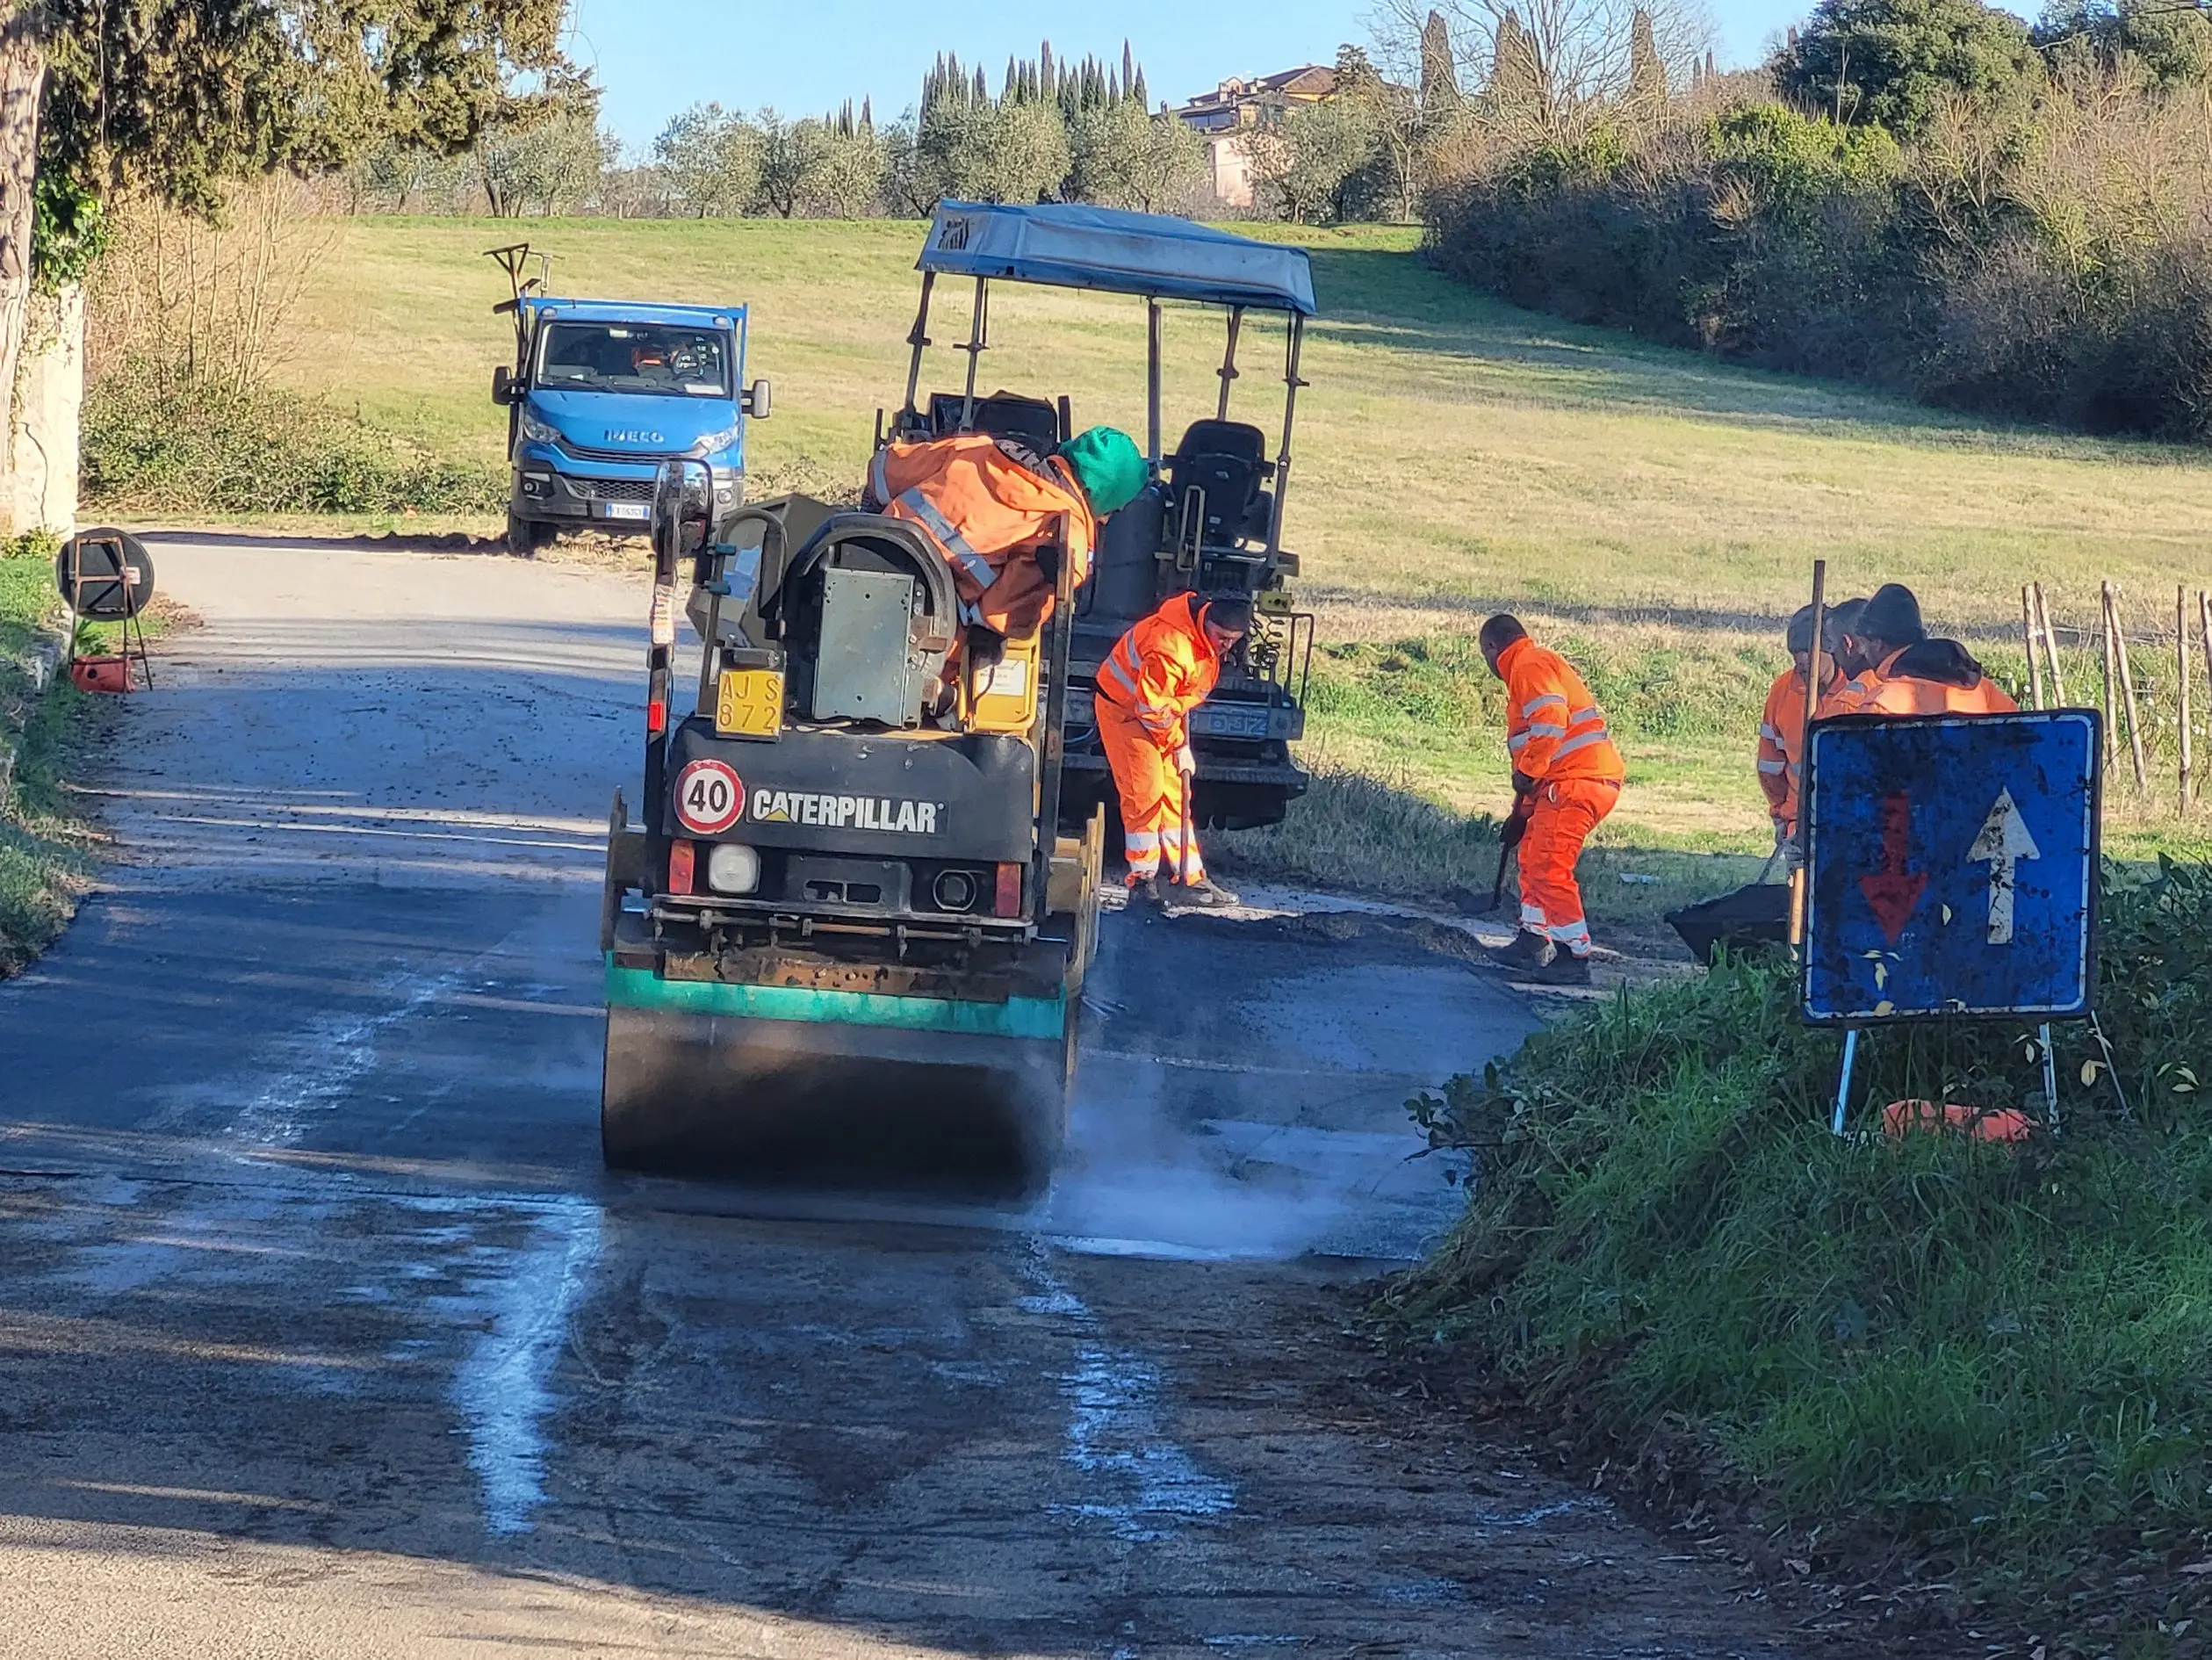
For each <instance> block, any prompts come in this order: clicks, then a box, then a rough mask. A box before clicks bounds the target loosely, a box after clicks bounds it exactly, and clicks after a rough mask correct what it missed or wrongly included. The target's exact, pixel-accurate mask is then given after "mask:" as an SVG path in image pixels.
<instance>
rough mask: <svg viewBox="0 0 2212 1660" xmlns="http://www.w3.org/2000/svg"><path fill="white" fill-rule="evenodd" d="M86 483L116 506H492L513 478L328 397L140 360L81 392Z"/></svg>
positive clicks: (464, 509)
mask: <svg viewBox="0 0 2212 1660" xmlns="http://www.w3.org/2000/svg"><path fill="white" fill-rule="evenodd" d="M83 433H84V439H83V443H84V458H83V469H84V490H85V496H86V500H87V502H88V504H89V505H92V506H96V507H98V508H101V509H106V510H109V511H117V510H121V511H139V512H148V511H158V512H162V513H194V512H208V513H252V512H267V513H378V512H400V511H408V512H423V513H487V514H488V513H496V512H499V511H501V509H503V508H504V507H505V505H506V502H507V485H506V480H504V479H503V478H502V477H501V476H500V475H499V474H498V473H496V472H494V470H493V469H491V468H488V467H486V466H480V465H477V464H473V463H470V462H465V461H455V460H450V459H441V458H437V457H435V456H432V455H429V454H428V453H427V452H424V451H418V450H417V449H415V448H414V446H413V445H411V444H407V442H406V441H404V440H403V439H401V438H400V437H398V436H397V435H395V434H393V433H390V432H385V431H383V430H381V429H378V428H375V427H372V426H371V425H369V424H368V423H367V422H364V421H362V420H359V419H357V418H356V417H352V416H349V415H344V414H342V413H341V412H340V411H338V410H336V409H335V408H331V407H330V406H329V405H328V404H326V403H321V402H319V401H315V400H313V399H310V398H306V397H302V396H300V395H299V394H297V393H288V392H280V391H275V390H270V389H257V388H236V389H225V388H219V387H215V386H195V385H191V384H190V383H184V382H178V381H173V380H170V379H165V378H164V377H162V376H161V375H159V374H156V373H155V372H152V371H151V370H149V369H147V368H144V367H143V366H134V367H133V368H130V369H126V370H119V371H117V372H113V373H111V374H109V375H107V376H104V378H102V379H100V380H98V381H97V382H95V383H94V384H93V385H92V386H91V387H90V389H89V391H88V392H87V394H86V397H85V404H84V426H83Z"/></svg>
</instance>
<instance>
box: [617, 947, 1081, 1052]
mask: <svg viewBox="0 0 2212 1660" xmlns="http://www.w3.org/2000/svg"><path fill="white" fill-rule="evenodd" d="M607 1004H608V1007H610V1008H634V1009H665V1010H667V1011H669V1012H671V1013H674V1014H703V1015H710V1016H717V1017H728V1018H738V1019H746V1020H767V1021H802V1022H806V1023H810V1024H814V1025H823V1026H879V1027H890V1028H894V1029H896V1030H899V1031H908V1032H954V1033H958V1034H960V1035H961V1036H968V1037H1012V1038H1042V1039H1049V1040H1050V1041H1051V1042H1053V1043H1058V1042H1060V1041H1061V1038H1062V1036H1063V1032H1064V1031H1065V1030H1066V1027H1067V1021H1068V999H1067V994H1066V993H1065V992H1062V993H1059V994H1057V995H1056V996H1052V997H1010V998H1008V999H1007V1000H1005V1002H1003V1003H979V1002H966V1001H962V1000H958V999H954V998H937V997H897V996H892V995H890V994H888V993H885V992H837V991H823V990H819V989H817V988H815V987H811V986H803V985H730V984H726V983H724V982H723V981H719V980H668V979H663V978H661V977H660V976H659V975H658V974H655V973H654V972H653V971H652V970H651V969H642V968H618V967H616V965H615V964H614V963H613V961H612V960H611V957H610V959H609V963H608V964H607Z"/></svg>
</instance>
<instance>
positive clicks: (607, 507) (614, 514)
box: [599, 502, 652, 519]
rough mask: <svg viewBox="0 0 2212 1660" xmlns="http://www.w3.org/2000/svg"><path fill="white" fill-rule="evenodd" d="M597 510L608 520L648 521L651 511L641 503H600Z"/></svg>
mask: <svg viewBox="0 0 2212 1660" xmlns="http://www.w3.org/2000/svg"><path fill="white" fill-rule="evenodd" d="M599 510H600V511H601V512H602V513H604V514H605V515H606V516H608V517H609V518H610V519H649V518H651V517H652V508H651V507H649V506H647V505H646V504H645V502H601V503H600V504H599Z"/></svg>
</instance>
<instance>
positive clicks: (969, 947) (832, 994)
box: [600, 460, 1105, 1196]
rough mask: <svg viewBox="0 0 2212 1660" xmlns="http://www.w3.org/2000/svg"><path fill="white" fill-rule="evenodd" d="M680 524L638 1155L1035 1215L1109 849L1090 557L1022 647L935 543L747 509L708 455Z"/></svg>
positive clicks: (645, 963)
mask: <svg viewBox="0 0 2212 1660" xmlns="http://www.w3.org/2000/svg"><path fill="white" fill-rule="evenodd" d="M651 534H652V554H653V583H652V601H651V609H650V617H651V628H650V644H649V646H648V653H647V662H646V677H645V721H644V725H645V750H644V756H643V768H642V776H641V777H640V778H639V780H638V810H637V813H636V815H635V819H633V818H632V815H631V813H630V808H629V806H628V804H627V800H626V798H625V795H624V793H623V791H622V790H617V791H616V795H615V800H614V806H613V811H612V813H611V816H610V819H609V835H608V845H607V869H606V881H605V888H604V892H603V897H602V910H601V923H600V945H601V949H602V953H603V955H604V957H605V962H606V1002H607V1045H606V1066H605V1073H604V1079H603V1086H602V1096H601V1109H600V1110H601V1131H602V1144H603V1147H604V1151H605V1154H606V1159H607V1163H608V1164H609V1166H612V1167H616V1168H618V1169H624V1170H641V1171H655V1172H660V1173H671V1174H677V1175H691V1176H703V1177H715V1178H723V1179H736V1180H742V1181H748V1182H763V1183H778V1184H781V1183H787V1182H793V1181H796V1182H802V1183H806V1184H809V1185H821V1184H827V1185H832V1186H835V1187H847V1188H852V1187H858V1188H865V1189H899V1190H906V1189H911V1188H914V1187H927V1188H929V1189H931V1190H933V1191H938V1192H942V1191H946V1190H958V1191H961V1192H962V1193H970V1194H977V1195H979V1196H981V1195H992V1196H997V1195H1007V1196H1014V1195H1026V1194H1035V1193H1036V1192H1038V1191H1039V1190H1041V1188H1042V1187H1044V1186H1045V1185H1046V1183H1047V1182H1048V1180H1049V1178H1050V1174H1051V1172H1052V1168H1053V1165H1054V1162H1055V1160H1056V1157H1057V1155H1058V1152H1059V1150H1060V1146H1061V1144H1062V1140H1063V1135H1064V1132H1065V1126H1066V1120H1067V1110H1068V1095H1069V1089H1070V1082H1071V1079H1072V1077H1073V1073H1074V1070H1075V1065H1076V1050H1077V1029H1078V1026H1079V1023H1080V1011H1081V1002H1082V988H1083V979H1084V972H1085V971H1086V970H1087V969H1088V967H1089V965H1090V963H1091V960H1092V956H1093V954H1094V952H1095V949H1096V941H1097V934H1098V903H1099V867H1100V861H1101V855H1102V849H1103V843H1104V834H1105V826H1104V821H1103V818H1102V816H1101V815H1099V814H1098V813H1095V812H1094V813H1093V814H1092V816H1091V817H1090V819H1088V820H1087V821H1086V822H1085V823H1084V824H1083V825H1082V826H1080V833H1079V834H1061V833H1060V830H1059V820H1060V816H1061V806H1060V797H1061V793H1062V788H1063V784H1062V776H1063V754H1062V743H1061V733H1062V729H1063V724H1064V721H1065V718H1066V705H1067V698H1068V692H1069V680H1070V675H1069V658H1070V628H1071V624H1072V621H1073V617H1074V613H1075V606H1074V604H1073V603H1072V601H1073V598H1074V595H1073V592H1072V589H1071V588H1070V579H1069V576H1068V574H1067V573H1068V572H1069V571H1070V566H1071V565H1072V561H1071V560H1069V559H1065V558H1063V559H1060V560H1059V561H1058V562H1057V568H1058V570H1059V571H1060V572H1061V573H1062V576H1061V579H1060V581H1061V584H1062V588H1063V591H1062V592H1060V593H1059V594H1058V595H1057V603H1056V605H1055V606H1054V608H1053V611H1052V615H1051V617H1049V619H1048V621H1047V622H1046V623H1045V624H1043V625H1041V627H1040V628H1039V629H1038V631H1037V632H1036V633H1035V634H1034V635H1033V636H1031V637H1029V638H1027V639H1020V638H1012V637H999V636H997V635H989V636H984V635H982V634H981V632H980V631H977V630H976V629H974V628H972V627H969V626H968V625H966V624H963V622H962V617H961V615H960V610H959V601H958V596H957V595H956V593H955V589H954V587H953V582H952V578H951V575H950V573H949V572H948V571H947V568H946V567H945V564H944V562H943V560H942V559H940V557H938V556H937V555H936V554H935V552H933V550H932V549H931V548H930V547H929V546H928V545H926V543H925V542H923V541H922V540H921V538H919V536H918V535H917V534H916V532H915V531H914V530H912V529H911V527H910V526H908V525H906V524H904V523H901V522H900V521H897V520H896V519H891V518H887V517H883V516H877V515H874V514H867V513H856V512H847V511H839V510H837V509H832V508H831V507H829V506H827V505H825V504H824V503H822V502H815V501H812V500H810V499H809V498H807V497H804V496H798V495H791V496H783V497H779V498H775V499H774V500H770V501H765V502H754V503H749V504H746V505H743V506H740V507H738V508H736V509H734V510H732V509H728V508H727V507H726V506H725V507H723V508H721V509H717V502H716V499H715V491H714V480H713V478H712V475H711V473H710V471H709V469H708V467H707V466H705V464H703V462H698V461H691V460H676V461H671V462H669V463H668V464H667V465H666V466H664V467H663V468H662V470H661V473H660V475H659V480H657V486H656V490H655V495H654V501H653V509H652V526H651ZM1045 568H1048V569H1050V568H1054V567H1053V566H1052V565H1051V564H1050V563H1049V562H1047V563H1046V566H1045ZM687 624H688V626H687ZM680 637H681V638H682V639H683V640H684V642H685V647H684V648H685V649H686V650H688V647H689V646H690V645H691V644H692V643H695V644H696V646H697V647H698V651H699V666H698V673H697V675H696V676H695V677H694V676H692V675H689V674H688V672H682V671H681V669H680V665H679V645H678V642H679V639H680Z"/></svg>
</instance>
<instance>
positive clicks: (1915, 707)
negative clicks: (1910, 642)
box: [1821, 639, 2020, 717]
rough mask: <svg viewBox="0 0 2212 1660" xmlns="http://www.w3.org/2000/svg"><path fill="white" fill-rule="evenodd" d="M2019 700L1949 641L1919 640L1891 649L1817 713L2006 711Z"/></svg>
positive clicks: (2013, 711) (1965, 712) (1946, 713)
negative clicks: (1869, 669)
mask: <svg viewBox="0 0 2212 1660" xmlns="http://www.w3.org/2000/svg"><path fill="white" fill-rule="evenodd" d="M2019 708H2020V705H2019V704H2016V703H2014V701H2013V699H2012V697H2011V696H2010V695H2009V694H2008V693H2007V692H2006V691H2005V690H2004V689H2002V688H2000V687H1999V685H1998V684H1997V683H1996V682H1994V681H1992V680H1991V679H1990V678H1989V676H1988V675H1985V674H1983V673H1982V672H1981V665H1979V664H1978V663H1977V662H1975V661H1974V660H1973V659H1972V658H1971V657H1970V656H1968V655H1967V653H1966V649H1965V647H1963V646H1960V645H1959V644H1958V643H1957V642H1956V641H1955V640H1947V639H1930V640H1922V641H1921V642H1920V644H1919V645H1917V646H1906V647H1904V648H1903V649H1902V650H1899V651H1894V652H1891V653H1890V654H1889V655H1888V656H1887V657H1885V658H1884V659H1883V660H1882V663H1881V666H1880V667H1879V668H1875V669H1873V670H1871V671H1870V672H1869V673H1868V674H1866V675H1862V676H1861V677H1860V679H1859V681H1858V682H1855V685H1854V688H1853V689H1851V690H1850V691H1849V692H1848V693H1847V695H1846V696H1843V697H1841V698H1839V699H1838V700H1837V702H1836V706H1835V708H1834V709H1833V710H1829V709H1827V708H1823V710H1822V711H1821V712H1822V713H1823V714H1829V713H1834V714H1839V715H1891V716H1899V717H1902V716H1911V715H2009V714H2014V713H2016V712H2017V711H2018V710H2019Z"/></svg>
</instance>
